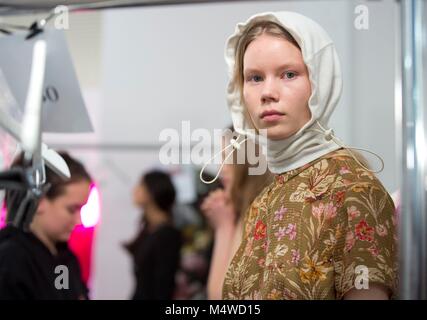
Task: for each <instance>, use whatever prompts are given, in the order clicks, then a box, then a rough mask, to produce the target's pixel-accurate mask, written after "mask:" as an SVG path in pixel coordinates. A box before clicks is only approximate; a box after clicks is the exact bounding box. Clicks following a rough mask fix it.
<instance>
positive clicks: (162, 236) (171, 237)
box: [154, 225, 181, 241]
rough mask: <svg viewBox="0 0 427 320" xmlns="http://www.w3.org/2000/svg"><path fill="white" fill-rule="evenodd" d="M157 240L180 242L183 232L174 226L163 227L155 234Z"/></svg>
mask: <svg viewBox="0 0 427 320" xmlns="http://www.w3.org/2000/svg"><path fill="white" fill-rule="evenodd" d="M154 236H155V238H157V239H158V240H164V241H180V240H181V232H180V231H179V230H178V229H177V228H175V227H174V226H173V225H163V226H161V227H160V228H159V229H158V230H157V231H156V232H155V234H154Z"/></svg>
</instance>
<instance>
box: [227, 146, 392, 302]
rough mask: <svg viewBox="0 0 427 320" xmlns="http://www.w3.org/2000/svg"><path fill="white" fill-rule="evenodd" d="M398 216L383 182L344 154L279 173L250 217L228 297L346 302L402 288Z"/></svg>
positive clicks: (229, 277)
mask: <svg viewBox="0 0 427 320" xmlns="http://www.w3.org/2000/svg"><path fill="white" fill-rule="evenodd" d="M395 228H396V218H395V208H394V204H393V201H392V199H391V197H390V196H389V194H388V193H387V191H386V190H385V189H384V187H383V186H382V184H381V183H380V182H379V180H378V179H377V178H376V177H375V176H374V175H373V174H372V173H370V172H369V171H367V170H365V169H363V168H362V167H361V166H360V165H359V164H358V163H357V162H356V161H355V160H354V159H353V158H352V157H351V156H350V155H349V154H348V152H347V151H345V150H343V149H341V150H337V151H334V152H331V153H329V154H327V155H325V156H324V157H321V158H319V159H316V160H315V161H313V162H311V163H309V164H307V165H305V166H303V167H301V168H298V169H295V170H291V171H288V172H285V173H283V174H280V175H277V176H275V180H274V182H273V183H272V184H271V185H269V186H268V187H266V188H265V189H264V190H263V191H262V192H261V194H260V195H259V196H258V197H257V198H256V199H255V201H254V202H253V203H252V205H251V207H250V208H249V210H248V212H247V213H246V217H245V222H244V231H243V238H242V243H241V245H240V247H239V249H238V250H237V252H236V254H235V256H234V258H233V259H232V261H231V263H230V266H229V269H228V271H227V274H226V277H225V280H224V286H223V298H224V299H341V298H342V297H343V296H344V294H345V293H346V292H348V291H349V290H350V289H352V288H356V289H366V288H369V285H370V284H381V285H383V286H385V287H386V288H388V289H389V291H390V295H392V294H393V293H394V292H395V288H396V286H397V281H396V278H397V266H396V232H395Z"/></svg>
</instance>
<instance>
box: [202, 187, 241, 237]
mask: <svg viewBox="0 0 427 320" xmlns="http://www.w3.org/2000/svg"><path fill="white" fill-rule="evenodd" d="M200 208H201V209H202V211H203V213H204V215H205V216H206V218H207V219H208V220H209V222H210V224H211V225H212V227H213V228H214V229H220V228H222V227H227V226H234V224H235V219H236V213H235V212H234V207H233V204H232V202H231V200H230V197H229V196H228V194H227V193H226V192H225V191H224V190H222V189H218V190H215V191H212V192H210V193H209V195H208V196H207V197H206V199H205V200H204V201H203V203H202V205H201V207H200Z"/></svg>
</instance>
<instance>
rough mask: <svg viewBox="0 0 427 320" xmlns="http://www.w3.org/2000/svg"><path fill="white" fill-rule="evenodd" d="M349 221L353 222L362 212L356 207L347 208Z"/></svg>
mask: <svg viewBox="0 0 427 320" xmlns="http://www.w3.org/2000/svg"><path fill="white" fill-rule="evenodd" d="M347 214H348V220H349V221H352V220H354V219H355V218H357V217H359V216H360V211H359V210H357V208H356V207H355V206H351V207H349V208H347Z"/></svg>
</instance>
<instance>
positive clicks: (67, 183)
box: [0, 152, 92, 300]
mask: <svg viewBox="0 0 427 320" xmlns="http://www.w3.org/2000/svg"><path fill="white" fill-rule="evenodd" d="M59 154H60V155H61V157H62V158H63V159H64V160H65V162H66V164H67V165H68V168H69V169H70V173H71V178H70V179H68V180H63V179H62V178H61V177H59V176H58V175H57V174H55V173H54V172H53V171H52V170H51V169H49V168H48V167H46V183H47V185H49V188H48V190H47V191H46V193H45V194H44V195H43V196H42V198H41V199H40V200H39V202H38V205H37V209H36V212H35V214H34V217H33V219H32V221H31V222H30V224H29V228H28V230H25V229H24V230H22V229H21V228H17V227H15V226H14V225H13V223H12V222H13V221H14V219H15V216H16V213H17V210H18V206H19V205H20V203H21V202H22V201H23V199H24V197H25V192H22V191H10V190H9V191H7V192H6V197H5V204H6V208H7V218H6V219H7V220H6V222H7V225H6V227H4V228H3V229H2V230H0V299H7V300H35V299H40V300H77V299H88V290H87V288H86V286H85V285H84V283H83V281H82V277H81V272H80V266H79V263H78V260H77V258H76V256H75V255H74V254H73V253H72V252H71V250H70V249H69V248H68V245H67V241H68V240H69V238H70V235H71V233H72V231H73V229H74V227H75V226H76V225H78V224H80V222H81V220H80V210H81V208H82V207H83V206H84V205H85V204H86V202H87V200H88V197H89V192H90V186H91V181H92V179H91V177H90V175H89V174H88V172H87V171H86V169H85V168H84V166H83V165H82V164H81V163H80V162H79V161H77V160H76V159H74V158H72V157H71V156H70V155H68V154H67V153H65V152H59ZM23 158H24V157H23V154H21V155H20V156H18V157H17V159H16V160H15V161H14V162H13V163H12V167H22V166H23V164H24V161H23ZM58 266H61V268H62V269H57V267H58ZM64 268H66V269H64ZM61 276H63V278H61ZM58 285H59V286H58Z"/></svg>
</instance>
